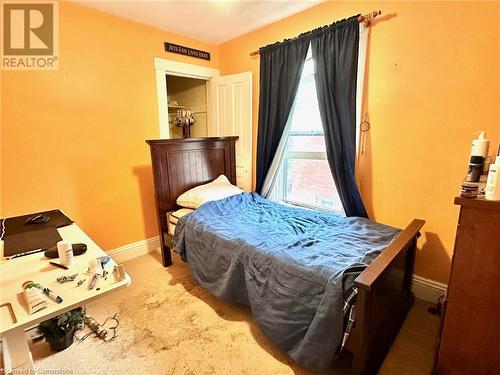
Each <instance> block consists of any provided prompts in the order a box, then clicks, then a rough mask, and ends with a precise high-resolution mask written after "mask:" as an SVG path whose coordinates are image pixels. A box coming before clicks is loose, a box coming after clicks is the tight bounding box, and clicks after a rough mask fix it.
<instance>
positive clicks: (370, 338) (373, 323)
mask: <svg viewBox="0 0 500 375" xmlns="http://www.w3.org/2000/svg"><path fill="white" fill-rule="evenodd" d="M424 223H425V221H423V220H418V219H415V220H413V221H412V222H411V223H410V225H408V226H407V227H406V228H405V229H404V230H403V231H402V232H401V233H400V234H399V236H398V237H397V238H396V239H395V240H394V241H393V242H392V243H391V244H390V245H389V246H388V247H387V248H386V249H385V250H384V251H383V252H382V253H381V254H380V255H379V256H377V258H375V259H374V261H373V262H372V263H371V264H370V265H369V266H368V267H367V268H366V269H365V270H364V271H363V272H362V273H361V274H360V275H359V276H358V277H357V278H356V280H355V284H356V286H357V287H358V296H357V302H356V322H355V326H354V329H353V330H352V332H351V336H350V338H349V341H348V343H347V350H349V351H350V352H351V353H353V355H354V357H353V369H352V373H353V374H354V375H366V374H375V373H376V372H377V370H378V369H379V367H380V365H381V364H382V361H383V360H384V358H385V355H386V354H387V351H388V350H389V348H390V346H391V344H392V342H393V340H394V338H395V337H396V334H397V332H398V331H399V328H400V327H401V324H402V323H403V321H404V319H405V317H406V314H407V313H408V310H409V309H410V307H411V306H412V304H413V294H412V292H411V282H412V275H413V264H414V261H415V251H416V244H417V238H418V237H419V235H420V234H419V230H420V229H421V228H422V226H423V225H424Z"/></svg>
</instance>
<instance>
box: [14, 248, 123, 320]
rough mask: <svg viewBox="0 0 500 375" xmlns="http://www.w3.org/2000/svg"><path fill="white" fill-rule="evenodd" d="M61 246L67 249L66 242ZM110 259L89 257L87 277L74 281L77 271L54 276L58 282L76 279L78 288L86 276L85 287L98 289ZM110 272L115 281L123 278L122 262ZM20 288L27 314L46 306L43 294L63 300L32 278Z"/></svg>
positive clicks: (66, 282) (62, 282)
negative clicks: (86, 282)
mask: <svg viewBox="0 0 500 375" xmlns="http://www.w3.org/2000/svg"><path fill="white" fill-rule="evenodd" d="M61 242H63V241H61ZM61 248H63V249H67V248H68V244H64V246H61ZM69 249H71V244H69ZM64 251H69V250H64ZM110 260H111V258H110V257H108V256H100V257H97V258H96V259H91V260H90V261H89V263H88V268H87V272H86V276H87V277H85V275H83V276H82V277H81V278H80V279H79V280H78V281H76V279H77V276H78V273H75V274H71V275H62V276H59V277H57V278H56V280H55V281H56V282H57V283H59V284H68V283H75V281H76V283H75V285H74V286H75V287H76V288H79V287H80V286H81V285H83V284H84V283H85V281H87V278H88V284H87V289H88V290H93V289H95V290H100V288H99V283H100V281H101V279H102V278H104V279H107V277H108V275H109V273H110V271H109V270H107V269H106V265H108V263H109V261H110ZM49 263H50V264H53V265H55V266H57V267H60V266H61V264H58V263H54V262H49ZM69 265H70V264H68V262H67V261H66V264H65V265H64V267H65V268H66V269H68V268H67V266H69ZM112 272H113V277H114V279H115V282H119V281H122V280H124V279H125V268H124V266H123V265H122V264H120V265H115V266H114V267H113V271H112ZM22 289H23V294H24V299H25V302H26V305H27V308H28V314H33V313H36V312H38V311H40V310H43V309H45V308H46V307H47V306H48V302H47V299H46V298H45V297H44V295H45V296H47V297H49V298H50V299H52V300H54V301H55V302H56V303H61V302H62V301H63V297H61V296H60V295H58V294H57V293H56V292H54V291H52V290H51V289H49V288H47V287H44V286H42V285H41V284H39V283H37V282H35V281H33V280H27V281H24V282H23V284H22Z"/></svg>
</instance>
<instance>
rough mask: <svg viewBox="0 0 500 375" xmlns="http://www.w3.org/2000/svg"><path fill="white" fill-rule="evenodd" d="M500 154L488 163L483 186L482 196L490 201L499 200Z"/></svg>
mask: <svg viewBox="0 0 500 375" xmlns="http://www.w3.org/2000/svg"><path fill="white" fill-rule="evenodd" d="M499 170H500V155H499V156H497V157H496V158H495V162H494V163H493V164H491V165H490V170H489V172H488V180H487V181H486V187H485V188H484V198H486V199H487V200H490V201H500V171H499Z"/></svg>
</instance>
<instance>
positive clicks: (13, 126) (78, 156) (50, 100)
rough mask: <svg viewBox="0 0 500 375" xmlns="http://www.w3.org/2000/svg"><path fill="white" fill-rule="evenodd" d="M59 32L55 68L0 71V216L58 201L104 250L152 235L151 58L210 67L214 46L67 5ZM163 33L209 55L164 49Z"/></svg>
mask: <svg viewBox="0 0 500 375" xmlns="http://www.w3.org/2000/svg"><path fill="white" fill-rule="evenodd" d="M59 36H60V69H59V70H57V71H3V72H1V73H0V74H1V75H2V76H1V83H2V88H1V98H2V99H1V161H2V163H1V164H2V171H1V172H2V184H1V188H2V195H1V209H2V215H5V216H11V215H17V214H22V213H27V212H33V211H37V210H44V209H51V208H55V207H58V208H61V209H62V210H64V212H66V213H67V214H68V215H69V216H70V217H71V218H73V219H74V220H75V221H76V222H77V223H78V224H79V225H80V226H81V227H83V229H84V230H85V231H86V232H87V233H88V234H89V235H90V236H91V237H92V238H93V239H94V240H95V241H96V242H97V243H98V244H100V245H101V246H102V247H104V248H105V249H111V248H115V247H117V246H120V245H124V244H128V243H131V242H134V241H138V240H142V239H144V238H148V237H152V236H155V235H157V232H156V218H155V209H154V195H153V185H152V174H151V166H150V157H149V148H148V146H147V145H146V143H145V142H144V140H146V139H151V138H158V137H159V127H158V114H157V98H156V80H155V69H154V62H153V59H154V57H162V58H168V59H172V60H178V61H183V62H189V63H191V64H197V63H198V64H200V65H205V66H210V67H212V68H217V67H218V53H217V47H215V46H213V45H208V44H205V43H201V42H197V41H195V40H191V39H189V38H184V37H180V36H177V35H174V34H171V33H168V32H164V31H161V30H158V29H155V28H152V27H148V26H145V25H141V24H138V23H135V22H132V21H128V20H125V19H121V18H117V17H114V16H111V15H107V14H104V13H100V12H97V11H94V10H91V9H89V8H86V7H82V6H80V5H76V4H73V3H61V4H60V32H59ZM167 40H168V41H172V42H174V43H178V44H183V45H188V46H191V47H194V48H197V49H201V50H205V51H210V52H211V54H212V61H211V62H205V61H204V60H198V59H193V58H188V57H183V56H180V55H175V54H170V53H169V54H167V53H165V52H164V51H163V42H164V41H167Z"/></svg>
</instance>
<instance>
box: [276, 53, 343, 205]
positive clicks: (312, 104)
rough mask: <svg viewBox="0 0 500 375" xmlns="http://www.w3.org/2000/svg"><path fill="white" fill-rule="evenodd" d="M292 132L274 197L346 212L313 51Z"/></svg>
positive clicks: (300, 86)
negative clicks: (329, 150) (327, 142)
mask: <svg viewBox="0 0 500 375" xmlns="http://www.w3.org/2000/svg"><path fill="white" fill-rule="evenodd" d="M290 121H291V123H290V124H289V126H290V127H291V128H290V133H289V137H288V141H287V145H286V150H285V154H284V158H283V161H282V165H281V166H280V168H279V171H278V174H277V179H276V183H275V186H274V190H273V193H272V196H273V197H275V198H277V200H278V201H282V202H285V203H289V204H293V205H298V206H304V207H310V208H315V209H324V210H331V211H338V212H342V213H343V212H344V210H343V207H342V203H341V201H340V198H339V195H338V193H337V189H336V187H335V183H334V181H333V177H332V174H331V172H330V166H329V164H328V160H327V157H326V146H325V138H324V134H323V126H322V124H321V118H320V114H319V107H318V98H317V96H316V84H315V81H314V63H313V60H312V57H311V56H310V54H308V57H307V59H306V62H305V64H304V70H303V71H302V76H301V80H300V84H299V88H298V91H297V97H296V99H295V105H294V108H293V109H292V113H291V114H290Z"/></svg>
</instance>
